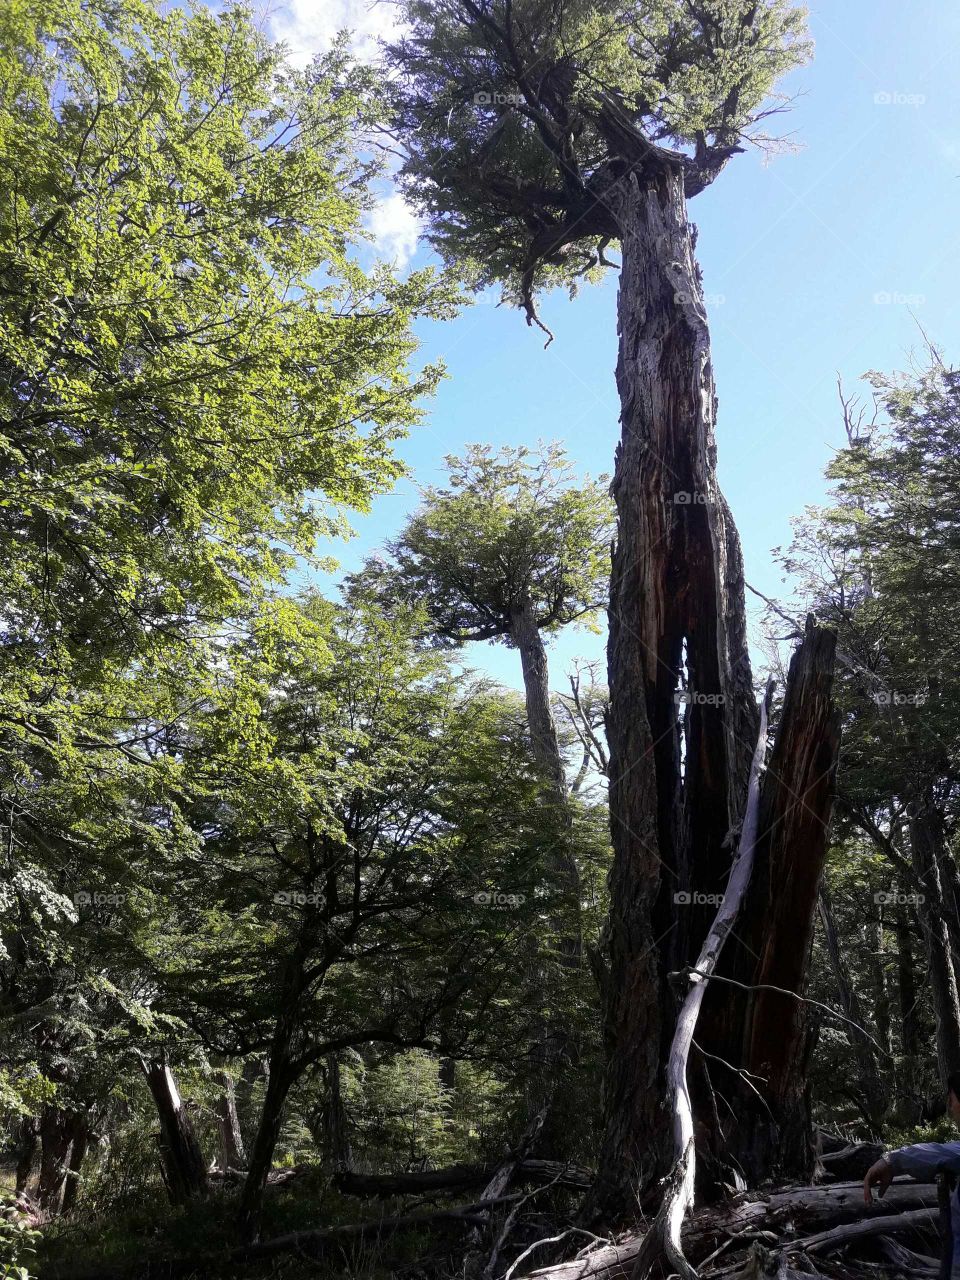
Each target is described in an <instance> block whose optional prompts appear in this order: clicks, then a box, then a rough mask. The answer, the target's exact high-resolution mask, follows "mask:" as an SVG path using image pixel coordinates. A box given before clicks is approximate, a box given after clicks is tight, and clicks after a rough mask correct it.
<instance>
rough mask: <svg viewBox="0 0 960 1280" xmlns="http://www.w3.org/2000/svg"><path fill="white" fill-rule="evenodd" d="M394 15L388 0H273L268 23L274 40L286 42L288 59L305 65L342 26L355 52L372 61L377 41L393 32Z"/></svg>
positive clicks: (395, 25) (396, 26) (396, 27)
mask: <svg viewBox="0 0 960 1280" xmlns="http://www.w3.org/2000/svg"><path fill="white" fill-rule="evenodd" d="M398 17H399V14H398V9H397V5H395V4H394V3H392V0H282V3H277V2H276V0H274V3H272V4H271V5H270V9H269V15H268V25H269V28H270V34H271V35H272V36H273V38H274V40H282V41H283V42H284V44H286V46H287V48H288V49H289V51H290V61H291V62H293V63H295V64H296V65H297V66H305V65H306V63H308V62H309V61H310V59H311V58H312V57H313V56H314V54H317V53H322V52H323V51H324V50H325V49H329V48H330V45H331V44H332V43H333V39H334V37H335V36H336V35H337V33H338V32H339V31H343V30H345V29H346V30H348V31H351V32H352V33H353V40H352V44H353V48H354V52H355V53H356V55H357V56H358V57H359V58H363V59H364V60H367V61H372V60H373V59H375V58H376V56H377V53H378V41H379V40H382V39H390V38H392V37H393V36H395V35H397V33H398V31H399V22H398Z"/></svg>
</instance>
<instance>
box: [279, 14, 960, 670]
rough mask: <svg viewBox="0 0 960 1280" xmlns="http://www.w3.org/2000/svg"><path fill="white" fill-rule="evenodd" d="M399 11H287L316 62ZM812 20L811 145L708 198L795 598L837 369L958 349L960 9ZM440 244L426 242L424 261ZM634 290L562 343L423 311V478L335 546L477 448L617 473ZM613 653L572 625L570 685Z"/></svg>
mask: <svg viewBox="0 0 960 1280" xmlns="http://www.w3.org/2000/svg"><path fill="white" fill-rule="evenodd" d="M388 22H389V16H388V11H387V10H385V9H384V8H383V7H382V6H377V7H374V8H368V7H367V6H365V5H357V4H356V3H355V0H291V3H290V4H289V5H287V6H280V7H279V8H276V7H275V8H274V9H273V10H272V13H271V17H270V23H271V26H272V28H273V30H274V32H275V33H276V34H278V35H282V36H283V37H284V38H286V39H287V40H288V41H289V43H290V45H291V48H292V49H293V50H294V53H295V56H301V57H305V56H306V55H307V53H309V51H310V50H311V49H313V48H316V47H322V44H323V43H324V41H325V40H326V38H327V33H328V31H329V30H330V29H331V28H332V27H335V26H338V25H343V24H347V25H352V26H354V27H358V28H360V30H361V33H362V36H363V38H364V39H365V40H367V41H368V42H369V41H370V40H371V39H372V37H373V36H375V35H376V34H377V33H378V32H379V31H381V30H383V28H384V26H385V25H386V24H388ZM810 28H811V33H812V35H813V37H814V39H815V41H816V49H815V54H814V60H813V62H812V63H810V64H809V65H808V66H806V67H804V68H801V69H800V70H799V71H797V72H795V73H794V74H793V75H792V76H791V77H790V78H789V80H788V81H786V82H785V84H784V88H785V89H786V90H787V91H788V92H791V93H795V94H798V95H800V96H799V97H798V99H797V101H796V102H795V104H794V108H793V110H792V112H791V113H790V114H789V115H787V116H782V117H780V118H779V125H780V129H781V131H782V132H789V133H790V134H792V136H793V138H794V140H795V141H796V143H797V145H798V148H799V149H798V150H797V151H796V152H795V153H794V154H786V155H780V156H777V157H776V158H775V159H773V160H772V161H771V162H769V163H767V164H764V163H763V162H762V160H761V159H760V157H758V156H757V155H753V154H748V155H743V156H740V157H736V158H735V160H734V162H733V163H732V164H731V165H730V166H729V167H728V169H727V170H726V172H725V173H723V174H722V175H721V177H720V178H719V179H718V181H717V182H716V183H715V184H714V185H713V186H712V187H711V188H709V189H708V190H707V191H706V192H705V193H703V194H702V195H700V196H698V197H697V198H696V199H695V200H694V201H692V202H691V205H690V213H691V217H692V218H693V220H694V221H695V222H696V223H697V225H698V228H699V245H698V254H699V258H700V262H701V265H702V267H703V273H704V289H705V293H706V295H707V299H708V310H709V314H710V321H711V333H712V339H713V351H714V366H715V374H716V380H717V386H718V394H719V403H720V408H719V418H718V425H717V439H718V448H719V470H720V480H721V484H722V487H723V489H724V491H725V493H726V496H727V498H728V500H729V502H730V504H731V506H732V508H733V512H734V515H735V518H736V521H737V525H738V527H739V530H740V535H741V538H742V540H743V546H744V555H745V559H746V568H747V579H748V581H750V582H752V583H753V584H754V585H755V586H757V587H758V588H759V589H760V590H762V591H764V592H765V593H767V594H771V595H779V596H782V595H783V594H784V593H785V591H786V590H787V588H786V587H785V586H784V585H783V583H782V582H781V575H780V571H779V569H778V567H777V566H776V564H775V562H774V559H773V557H772V556H771V554H770V551H771V548H772V547H775V546H777V545H780V544H783V543H785V542H787V541H788V540H789V536H790V527H789V522H790V517H791V516H792V515H796V514H798V513H800V512H801V511H802V509H803V507H804V506H805V505H807V504H809V503H816V502H819V501H821V500H822V498H823V495H824V482H823V477H822V473H823V468H824V466H825V464H826V462H827V461H828V459H829V457H830V454H831V451H832V450H833V449H836V448H838V447H839V446H840V445H841V443H842V442H843V429H842V424H841V419H840V415H839V412H838V402H837V393H836V378H837V374H838V372H839V374H840V375H841V376H842V378H843V381H844V383H845V385H846V389H847V390H848V391H850V390H855V389H858V386H859V387H861V389H862V390H863V391H864V392H867V391H868V388H866V387H863V386H862V384H859V381H858V380H859V379H860V378H861V376H862V375H863V374H864V373H865V372H867V371H868V370H870V369H881V370H894V369H900V368H903V367H905V365H906V364H907V362H908V360H909V356H910V353H911V351H916V350H917V349H918V348H919V347H920V346H921V345H922V336H921V333H920V329H919V327H918V326H922V327H923V329H924V330H925V331H926V332H927V333H928V334H929V336H930V337H931V338H932V339H933V340H934V341H936V342H937V343H938V344H939V345H941V346H942V347H943V348H944V351H945V354H946V357H947V359H948V360H954V361H956V360H960V290H958V287H957V286H958V274H960V273H958V268H957V261H958V253H960V217H958V212H960V77H958V75H957V70H958V64H960V6H954V5H952V4H950V3H948V2H947V0H910V3H909V4H907V3H904V0H829V2H827V3H823V4H818V5H815V6H814V7H813V8H812V10H811V16H810ZM775 123H776V122H775ZM377 230H378V231H380V232H382V242H383V245H384V247H385V248H387V249H400V250H401V251H402V252H403V253H404V254H405V253H406V252H408V251H409V250H410V249H411V247H412V236H411V225H410V221H409V216H408V215H406V214H405V212H404V210H403V209H402V207H401V206H400V205H399V202H398V201H397V200H394V201H392V202H388V203H386V204H385V206H384V208H383V210H382V213H381V216H380V218H379V220H378V223H377ZM429 256H430V255H429V252H428V251H427V250H426V249H425V248H424V247H420V248H418V249H417V250H416V252H415V254H414V255H413V259H412V261H413V263H414V264H415V265H419V264H420V263H421V262H425V261H428V260H429ZM616 286H617V282H616V275H615V273H612V272H611V273H610V275H609V276H608V279H607V281H606V283H605V284H604V285H602V286H599V287H593V288H587V289H585V290H584V291H583V292H582V293H581V294H580V296H579V297H578V298H576V299H574V300H573V301H570V300H568V299H567V298H566V296H565V295H564V294H559V293H558V294H555V295H553V296H551V297H549V298H547V299H546V300H545V301H544V303H543V306H542V308H541V309H542V313H543V317H544V320H545V321H546V323H547V324H548V325H549V326H550V328H551V329H552V330H553V331H554V333H555V335H556V338H555V341H554V342H553V343H552V344H551V346H550V347H549V348H548V349H547V350H544V349H543V335H542V334H540V333H539V332H538V331H537V330H534V329H529V328H527V326H526V325H525V323H524V321H523V318H522V316H521V315H520V314H519V313H517V312H515V311H511V310H508V309H507V308H505V307H499V308H498V307H496V306H494V305H492V304H491V303H490V302H489V301H481V302H480V303H479V304H478V305H476V306H474V307H472V308H470V309H468V310H467V311H465V312H464V313H463V314H462V315H461V316H460V317H459V318H457V319H456V320H454V321H453V322H449V323H446V324H443V325H439V324H429V325H424V326H423V327H422V329H421V337H422V340H423V349H422V356H423V357H424V358H427V359H430V360H434V359H437V358H441V359H442V360H443V361H444V362H445V364H446V365H447V368H448V374H449V376H448V378H447V380H446V381H445V382H444V383H443V385H442V386H441V388H440V391H439V393H438V394H437V396H436V397H435V398H434V399H433V401H432V402H431V403H430V405H429V406H428V414H427V417H426V420H425V422H424V424H423V425H422V426H421V427H420V428H419V429H418V430H417V431H416V432H415V434H414V435H412V436H411V438H410V439H409V440H407V441H406V442H404V444H403V446H402V447H401V450H400V452H401V454H402V456H403V458H404V459H405V461H406V462H407V463H408V464H409V465H410V466H411V468H412V476H411V478H410V479H409V480H407V481H404V482H401V483H400V484H399V485H398V486H397V488H396V490H395V491H394V492H393V493H392V494H390V495H389V496H386V497H383V498H381V499H380V500H379V501H378V502H377V504H376V506H375V508H374V511H373V512H372V514H371V515H370V516H369V517H365V518H362V519H357V520H355V521H354V524H355V527H356V528H357V531H358V536H357V538H356V539H354V540H353V542H351V543H350V544H348V545H346V546H340V547H338V548H330V550H331V551H332V552H333V554H335V555H337V556H338V558H339V559H340V561H341V563H342V564H343V565H344V566H345V567H347V568H352V567H355V566H356V564H358V563H359V562H360V560H361V559H362V558H363V557H364V556H365V555H366V554H368V553H369V552H370V551H371V550H373V549H375V548H376V547H377V546H379V545H380V544H381V543H382V542H383V540H384V539H385V538H387V537H390V536H391V535H392V534H394V533H395V532H396V531H397V530H398V529H399V528H400V526H401V525H402V523H403V520H404V518H405V516H406V515H407V513H408V512H409V511H410V510H411V509H412V507H413V506H415V505H416V501H417V486H418V485H425V484H431V483H439V482H441V481H442V479H443V474H444V473H443V466H442V459H443V457H444V455H445V454H448V453H456V452H459V451H461V450H462V449H463V447H464V446H465V445H466V444H467V443H470V442H474V441H485V442H490V443H492V444H494V445H497V444H501V443H503V444H520V443H525V444H532V443H535V442H536V441H537V440H538V439H559V440H562V441H563V442H564V444H565V445H566V447H567V449H568V452H569V453H570V455H571V456H572V458H573V459H574V460H575V462H576V463H577V465H578V466H579V467H580V468H582V469H583V470H585V471H590V472H592V473H593V474H598V473H601V472H606V473H609V472H610V470H611V468H612V463H613V452H614V447H615V445H616V441H617V438H618V408H619V406H618V402H617V395H616V388H615V385H614V376H613V371H614V365H615V360H616V325H615V302H616ZM751 607H752V606H751ZM752 611H753V612H754V614H755V613H756V610H752ZM754 630H755V635H756V636H759V632H758V631H757V630H756V628H755V629H754ZM602 648H603V642H602V639H601V638H598V637H594V636H590V635H587V634H584V633H583V632H579V633H578V632H575V631H569V632H567V633H565V634H564V635H563V636H562V637H561V638H560V639H558V640H557V641H555V642H554V644H553V645H552V656H551V664H552V671H551V675H552V683H553V684H554V686H555V687H560V686H562V685H563V683H564V676H563V672H564V669H565V667H566V666H567V665H568V664H569V662H570V661H571V660H572V658H573V657H574V656H575V655H576V654H578V653H579V654H584V655H589V656H600V655H601V654H602ZM759 659H760V654H759V650H755V661H757V662H759ZM470 660H471V662H472V663H473V664H474V665H476V666H479V667H483V668H484V669H485V670H487V671H489V672H491V673H492V674H494V675H495V676H496V677H497V678H498V679H501V680H502V681H503V682H504V683H506V684H510V685H513V686H519V684H520V676H519V663H518V662H517V659H516V655H515V654H512V653H510V652H509V651H507V650H504V649H501V648H497V647H492V646H489V645H486V646H482V647H480V646H474V647H473V651H472V652H471V654H470Z"/></svg>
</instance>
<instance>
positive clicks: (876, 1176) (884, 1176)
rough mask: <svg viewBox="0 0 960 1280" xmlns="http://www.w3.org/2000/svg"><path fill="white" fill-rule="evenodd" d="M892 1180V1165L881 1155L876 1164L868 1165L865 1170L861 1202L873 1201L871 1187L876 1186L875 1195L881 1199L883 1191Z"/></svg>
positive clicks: (869, 1202) (870, 1202) (868, 1202)
mask: <svg viewBox="0 0 960 1280" xmlns="http://www.w3.org/2000/svg"><path fill="white" fill-rule="evenodd" d="M892 1181H893V1165H892V1164H891V1163H890V1161H889V1160H887V1159H886V1158H885V1157H883V1156H881V1157H880V1159H879V1160H878V1161H877V1163H876V1164H873V1165H871V1166H870V1168H869V1169H868V1170H867V1176H866V1177H865V1178H864V1180H863V1202H864V1204H872V1203H873V1195H872V1189H873V1188H874V1187H876V1188H877V1195H878V1196H879V1197H880V1198H881V1199H883V1195H884V1192H885V1191H886V1189H887V1187H889V1185H890V1183H891V1182H892Z"/></svg>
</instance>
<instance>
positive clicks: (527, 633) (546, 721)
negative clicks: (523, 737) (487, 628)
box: [510, 600, 567, 804]
mask: <svg viewBox="0 0 960 1280" xmlns="http://www.w3.org/2000/svg"><path fill="white" fill-rule="evenodd" d="M510 639H511V640H512V641H513V643H514V644H515V645H516V647H517V650H518V652H519V654H520V666H521V669H522V671H523V689H524V694H525V698H526V707H527V723H528V725H529V727H530V743H531V746H532V748H533V757H534V759H535V760H536V762H537V764H538V765H539V766H540V768H541V769H542V771H543V773H544V774H545V775H546V777H547V778H548V779H549V783H550V787H551V790H552V791H553V794H554V797H555V799H556V801H557V803H558V804H563V803H564V801H565V800H566V798H567V784H566V777H565V774H564V770H563V758H562V756H561V755H560V740H559V738H558V736H557V726H556V722H555V721H554V718H553V709H552V707H551V705H550V675H549V670H548V666H547V650H546V646H545V645H544V643H543V636H542V635H541V634H540V628H539V626H538V625H537V615H536V611H535V609H534V607H533V603H532V602H531V601H530V600H525V601H523V602H522V603H521V604H520V605H519V606H518V607H517V609H516V610H515V611H514V613H513V616H512V618H511V620H510Z"/></svg>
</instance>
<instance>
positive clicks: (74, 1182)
mask: <svg viewBox="0 0 960 1280" xmlns="http://www.w3.org/2000/svg"><path fill="white" fill-rule="evenodd" d="M72 1128H73V1137H72V1141H71V1143H70V1160H69V1163H68V1165H67V1179H66V1183H65V1185H64V1189H63V1204H62V1205H61V1209H60V1212H61V1213H63V1214H68V1213H72V1212H73V1208H74V1205H75V1204H76V1202H77V1195H78V1193H79V1190H80V1173H81V1171H82V1169H83V1163H84V1161H85V1160H86V1158H87V1152H88V1151H89V1149H90V1126H89V1124H88V1123H87V1119H86V1116H82V1115H76V1116H74V1117H73V1126H72Z"/></svg>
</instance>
